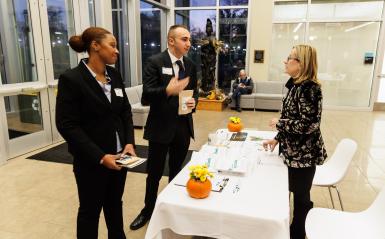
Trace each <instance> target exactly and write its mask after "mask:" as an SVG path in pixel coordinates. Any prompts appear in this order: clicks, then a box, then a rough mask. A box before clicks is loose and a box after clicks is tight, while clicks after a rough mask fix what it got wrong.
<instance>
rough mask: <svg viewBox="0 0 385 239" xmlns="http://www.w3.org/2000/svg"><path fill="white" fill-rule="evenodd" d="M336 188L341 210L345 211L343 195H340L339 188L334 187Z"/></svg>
mask: <svg viewBox="0 0 385 239" xmlns="http://www.w3.org/2000/svg"><path fill="white" fill-rule="evenodd" d="M334 188H335V189H336V191H337V195H338V199H339V201H340V205H341V210H342V211H344V206H343V205H342V200H341V195H340V192H339V191H338V188H337V186H334Z"/></svg>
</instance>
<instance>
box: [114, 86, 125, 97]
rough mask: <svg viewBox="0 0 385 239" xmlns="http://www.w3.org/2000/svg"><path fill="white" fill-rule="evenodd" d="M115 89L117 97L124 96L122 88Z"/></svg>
mask: <svg viewBox="0 0 385 239" xmlns="http://www.w3.org/2000/svg"><path fill="white" fill-rule="evenodd" d="M114 90H115V95H116V96H117V97H123V91H122V89H119V88H115V89H114Z"/></svg>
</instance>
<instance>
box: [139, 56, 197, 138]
mask: <svg viewBox="0 0 385 239" xmlns="http://www.w3.org/2000/svg"><path fill="white" fill-rule="evenodd" d="M183 63H184V67H185V71H186V75H187V76H189V77H190V81H189V84H188V85H187V87H186V88H185V90H194V95H193V97H194V98H195V101H196V103H198V89H197V71H196V66H195V64H194V63H193V62H192V61H191V60H190V59H189V58H187V57H183ZM162 68H171V69H173V68H172V62H171V58H170V55H169V54H168V51H167V50H165V51H164V52H162V53H159V54H157V55H154V56H152V57H150V58H149V59H148V61H147V64H146V67H145V69H144V74H143V94H142V102H148V103H149V105H150V112H149V114H148V118H147V122H146V126H145V130H144V139H147V140H151V141H155V142H158V143H169V142H171V140H172V139H173V137H174V135H175V131H176V130H177V120H178V106H179V98H178V96H169V97H167V94H166V87H167V85H168V83H169V82H170V80H171V78H172V77H174V76H175V73H174V70H172V72H173V73H172V75H168V74H164V72H163V70H162ZM182 117H187V119H188V125H189V129H190V136H191V137H192V138H194V126H193V119H192V113H189V114H187V115H186V116H182Z"/></svg>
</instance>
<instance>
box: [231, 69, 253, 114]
mask: <svg viewBox="0 0 385 239" xmlns="http://www.w3.org/2000/svg"><path fill="white" fill-rule="evenodd" d="M232 87H233V99H234V100H235V107H236V109H237V110H238V111H240V109H241V108H240V101H241V95H244V94H251V92H253V87H254V84H253V80H252V79H251V77H248V76H246V73H245V71H244V70H241V71H240V72H239V77H238V78H237V79H236V80H235V81H234V83H233V86H232Z"/></svg>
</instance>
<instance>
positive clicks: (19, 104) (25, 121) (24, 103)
mask: <svg viewBox="0 0 385 239" xmlns="http://www.w3.org/2000/svg"><path fill="white" fill-rule="evenodd" d="M4 103H5V105H6V114H7V126H8V136H9V139H13V138H18V137H21V136H24V135H27V134H31V133H34V132H38V131H42V130H43V121H42V118H41V107H40V94H39V93H31V94H20V95H15V96H6V97H4Z"/></svg>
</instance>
